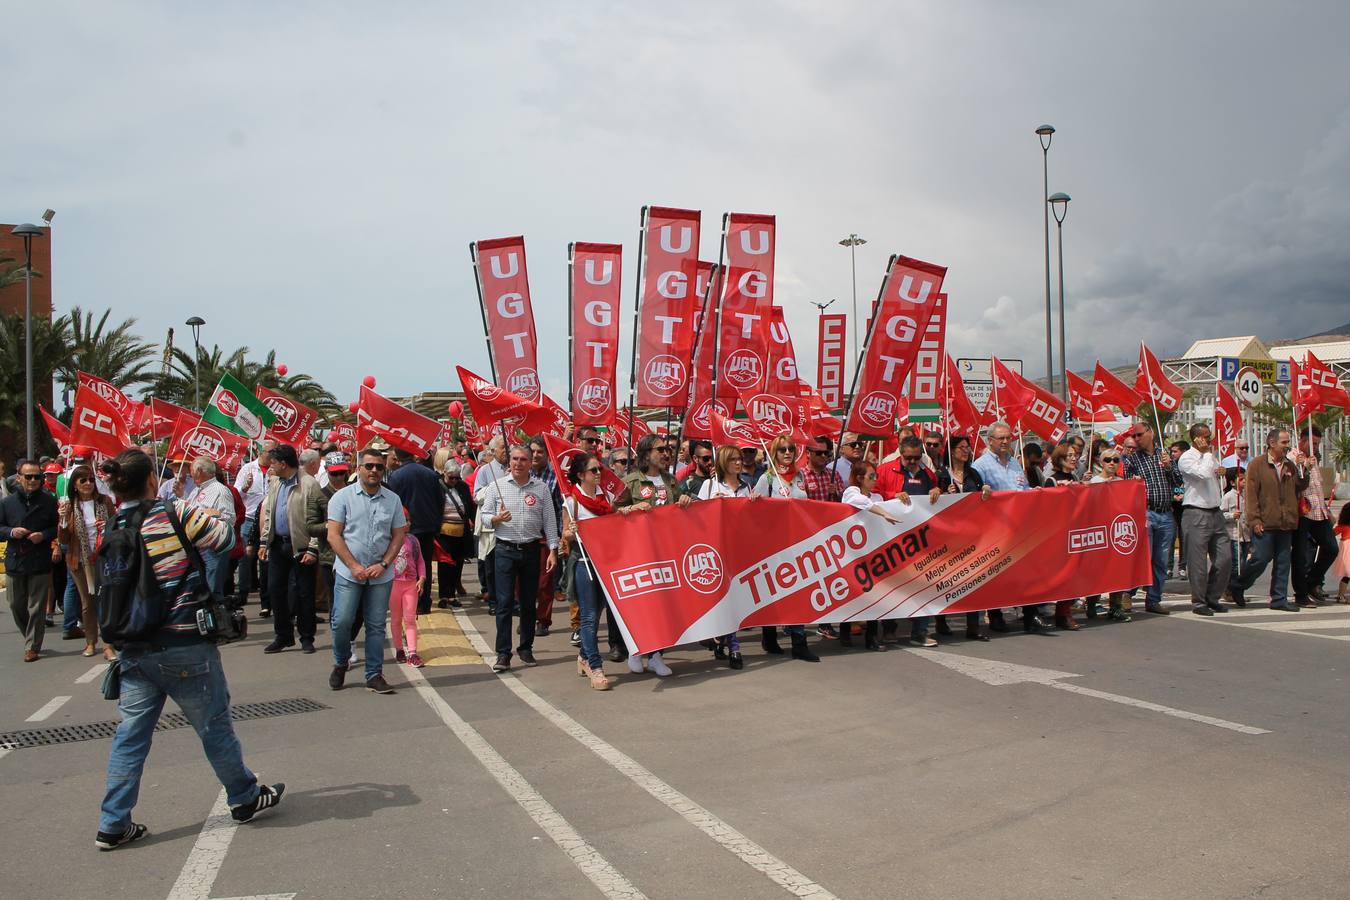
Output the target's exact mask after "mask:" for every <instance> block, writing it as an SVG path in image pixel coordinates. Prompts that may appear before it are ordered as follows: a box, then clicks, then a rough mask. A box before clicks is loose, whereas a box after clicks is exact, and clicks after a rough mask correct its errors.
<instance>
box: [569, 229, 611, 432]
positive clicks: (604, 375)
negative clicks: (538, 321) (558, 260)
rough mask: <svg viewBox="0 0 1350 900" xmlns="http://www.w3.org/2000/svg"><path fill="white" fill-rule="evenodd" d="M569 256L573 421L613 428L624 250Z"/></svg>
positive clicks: (576, 250)
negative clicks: (611, 426)
mask: <svg viewBox="0 0 1350 900" xmlns="http://www.w3.org/2000/svg"><path fill="white" fill-rule="evenodd" d="M570 252H571V258H570V259H569V261H568V266H569V268H570V270H571V274H570V277H571V283H570V290H569V293H568V297H569V299H570V303H571V307H572V311H571V314H572V419H573V421H574V422H576V424H578V425H609V424H610V423H611V422H613V421H614V413H615V410H616V409H617V403H616V402H615V386H614V371H615V367H616V365H617V363H618V356H619V294H620V283H621V275H622V269H621V264H622V262H623V247H622V246H621V245H619V244H587V243H582V242H577V243H575V244H572V245H571V248H570Z"/></svg>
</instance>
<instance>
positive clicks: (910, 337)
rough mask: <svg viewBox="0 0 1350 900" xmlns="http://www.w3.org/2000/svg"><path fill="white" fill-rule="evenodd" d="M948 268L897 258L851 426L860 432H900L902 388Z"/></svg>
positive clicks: (865, 362) (875, 326)
mask: <svg viewBox="0 0 1350 900" xmlns="http://www.w3.org/2000/svg"><path fill="white" fill-rule="evenodd" d="M946 277H947V268H946V267H945V266H937V265H934V264H932V263H927V262H923V261H922V260H918V259H911V258H909V257H907V256H896V257H892V259H891V263H890V266H889V267H888V269H887V272H886V280H885V281H884V282H883V283H882V287H881V300H880V303H878V304H877V314H876V316H875V318H874V319H873V322H872V326H871V328H870V329H869V330H868V338H867V348H866V350H865V351H864V353H863V364H862V365H863V374H862V379H861V381H860V383H859V385H858V390H857V393H856V394H855V396H854V398H853V402H852V408H851V410H850V412H849V416H848V423H847V424H846V426H845V427H846V428H847V429H848V430H849V431H856V432H858V433H859V434H873V435H888V434H891V433H892V432H893V431H894V430H895V422H896V413H897V412H898V409H899V406H900V397H901V388H902V387H903V386H904V384H905V379H906V378H907V377H908V376H909V373H910V370H911V369H913V368H914V362H915V359H916V358H917V356H918V353H919V348H920V345H921V344H922V342H923V337H924V333H925V331H926V330H927V328H928V322H929V319H931V318H932V316H933V314H934V303H933V302H930V301H932V300H934V298H935V297H936V295H937V294H939V293H941V292H942V281H943V279H944V278H946Z"/></svg>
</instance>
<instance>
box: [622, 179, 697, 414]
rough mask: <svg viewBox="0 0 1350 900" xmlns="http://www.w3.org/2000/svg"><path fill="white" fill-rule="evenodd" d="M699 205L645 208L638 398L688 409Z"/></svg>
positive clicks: (640, 295)
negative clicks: (681, 207) (696, 207)
mask: <svg viewBox="0 0 1350 900" xmlns="http://www.w3.org/2000/svg"><path fill="white" fill-rule="evenodd" d="M701 218H702V214H701V213H699V211H698V210H693V209H670V208H667V207H663V206H650V207H643V210H642V228H643V238H642V259H641V260H640V265H641V266H642V268H641V272H642V277H641V280H640V284H639V287H638V333H637V345H638V359H637V369H638V383H637V402H638V403H639V404H641V405H643V406H673V407H674V408H675V409H683V408H684V404H685V399H686V394H687V392H688V390H689V364H690V358H691V356H692V355H693V348H694V316H695V315H696V313H697V311H698V306H699V302H700V301H701V300H702V297H697V296H695V288H694V285H695V281H696V280H697V278H698V239H699V222H700V219H701Z"/></svg>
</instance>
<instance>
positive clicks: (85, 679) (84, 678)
mask: <svg viewBox="0 0 1350 900" xmlns="http://www.w3.org/2000/svg"><path fill="white" fill-rule="evenodd" d="M106 671H108V664H107V663H105V662H102V663H99V664H98V665H96V666H94V667H93V668H92V669H90V670H89V671H88V672H85V673H84V674H83V675H81V676H80V677H79V678H76V679H75V683H76V684H88V683H89V682H91V681H93V680H94V679H96V678H98V677H99V676H100V675H102V674H103V673H104V672H106Z"/></svg>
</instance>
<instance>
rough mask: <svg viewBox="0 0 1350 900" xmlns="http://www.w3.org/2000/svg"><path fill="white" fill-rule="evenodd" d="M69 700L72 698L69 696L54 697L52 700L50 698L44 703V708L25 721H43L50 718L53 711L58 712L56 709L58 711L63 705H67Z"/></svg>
mask: <svg viewBox="0 0 1350 900" xmlns="http://www.w3.org/2000/svg"><path fill="white" fill-rule="evenodd" d="M68 700H70V698H69V697H53V698H52V699H50V700H48V701H47V702H46V703H44V704H43V705H42V708H41V709H39V710H38V711H37V712H35V713H33V714H32V715H31V716H29V717H28V718H26V719H24V721H25V722H43V721H46V720H47V719H48V718H50V717H51V714H52V713H54V712H56V711H57V710H58V709H60V708H61V707H63V706H65V705H66V701H68Z"/></svg>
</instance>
